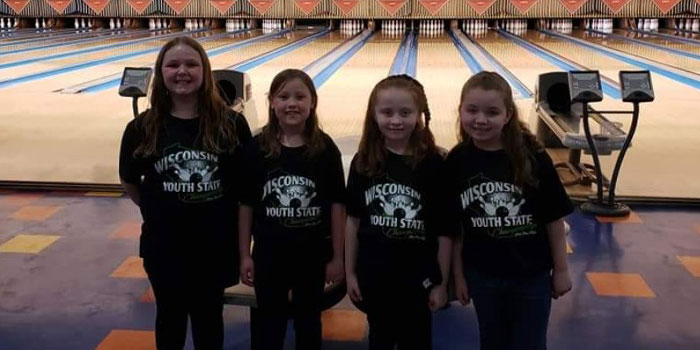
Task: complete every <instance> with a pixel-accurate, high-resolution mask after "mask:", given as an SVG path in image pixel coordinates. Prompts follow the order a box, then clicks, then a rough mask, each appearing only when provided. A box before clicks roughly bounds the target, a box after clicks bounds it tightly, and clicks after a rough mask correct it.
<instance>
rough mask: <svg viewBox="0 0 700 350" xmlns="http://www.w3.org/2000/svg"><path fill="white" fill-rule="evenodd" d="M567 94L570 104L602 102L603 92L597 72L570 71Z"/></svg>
mask: <svg viewBox="0 0 700 350" xmlns="http://www.w3.org/2000/svg"><path fill="white" fill-rule="evenodd" d="M569 93H570V94H571V101H572V102H598V101H602V100H603V90H602V89H601V84H600V74H599V73H598V71H570V72H569Z"/></svg>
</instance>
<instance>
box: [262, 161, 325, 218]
mask: <svg viewBox="0 0 700 350" xmlns="http://www.w3.org/2000/svg"><path fill="white" fill-rule="evenodd" d="M316 190H317V186H316V183H315V182H314V181H313V180H311V179H309V178H307V177H304V176H298V175H293V174H290V173H287V172H284V171H280V170H278V171H274V172H273V173H271V174H270V176H269V177H268V180H267V182H265V184H264V186H263V195H262V200H263V203H265V213H266V216H267V217H268V218H279V220H280V225H282V226H284V227H305V226H316V225H319V224H320V223H321V207H320V206H318V205H312V204H315V201H314V198H316V194H317V192H316Z"/></svg>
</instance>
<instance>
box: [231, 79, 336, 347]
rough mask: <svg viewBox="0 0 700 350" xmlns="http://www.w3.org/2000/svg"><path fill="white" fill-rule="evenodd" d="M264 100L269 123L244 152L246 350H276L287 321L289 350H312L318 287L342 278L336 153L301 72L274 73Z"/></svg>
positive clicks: (316, 340) (317, 329) (317, 340)
mask: <svg viewBox="0 0 700 350" xmlns="http://www.w3.org/2000/svg"><path fill="white" fill-rule="evenodd" d="M268 102H269V106H270V107H269V120H268V123H267V125H266V126H265V127H263V129H262V131H261V133H260V134H259V135H257V136H256V137H255V138H254V139H253V141H252V142H251V143H250V144H249V145H248V147H246V149H245V151H244V154H245V155H244V157H245V161H246V176H245V178H244V180H243V181H242V183H241V186H242V192H243V196H242V198H241V207H240V210H239V216H240V218H239V220H240V226H239V235H240V254H241V269H240V272H241V280H242V281H243V283H245V284H247V285H251V286H254V288H255V295H256V298H257V304H258V305H257V308H256V309H255V311H253V312H254V315H251V330H252V331H251V333H252V342H253V347H254V348H256V349H264V350H281V349H282V347H283V343H284V334H285V330H286V326H287V319H288V317H289V316H290V315H291V316H292V318H293V319H294V327H295V330H296V349H297V350H318V349H320V348H321V311H322V299H323V289H324V282H326V281H327V282H339V281H341V280H342V278H343V258H342V256H343V224H344V221H345V204H344V203H345V195H344V193H345V183H344V177H343V166H342V162H341V156H340V151H339V150H338V147H336V145H335V143H334V142H333V140H331V138H330V137H329V136H328V135H326V134H325V133H324V132H323V131H321V129H320V128H319V124H318V117H317V116H316V107H317V105H318V97H317V95H316V89H315V88H314V84H313V81H312V80H311V78H309V76H308V75H307V74H306V73H304V72H303V71H301V70H297V69H287V70H284V71H282V72H280V73H279V74H277V76H275V78H274V79H273V80H272V83H271V85H270V91H269V94H268ZM251 235H252V236H253V237H254V238H255V242H254V243H255V244H254V245H253V254H252V256H251V254H250V245H251ZM290 296H291V305H290V303H289V297H290ZM289 306H291V308H290V307H289Z"/></svg>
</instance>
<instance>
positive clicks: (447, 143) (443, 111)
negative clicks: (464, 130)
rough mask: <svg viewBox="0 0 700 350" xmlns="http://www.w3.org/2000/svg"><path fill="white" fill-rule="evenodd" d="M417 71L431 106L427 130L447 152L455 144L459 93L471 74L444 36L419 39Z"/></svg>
mask: <svg viewBox="0 0 700 350" xmlns="http://www.w3.org/2000/svg"><path fill="white" fill-rule="evenodd" d="M417 67H418V68H417V69H416V78H417V79H418V80H419V81H420V82H421V83H422V84H423V87H424V88H425V94H426V95H427V97H428V103H429V105H430V111H431V115H432V120H431V121H430V129H431V130H432V131H433V134H434V135H435V141H436V142H437V143H438V145H440V146H442V147H445V148H447V149H449V148H451V147H452V146H454V145H455V144H456V143H457V118H458V111H457V110H458V107H459V93H460V91H461V89H462V85H464V82H466V81H467V79H469V77H470V76H472V71H471V70H470V69H469V67H468V66H467V63H466V62H465V61H464V59H462V56H461V55H460V54H459V51H458V50H457V48H456V47H455V45H454V44H453V43H452V40H451V39H450V38H449V36H448V34H447V33H443V34H440V35H439V36H437V37H427V36H425V35H421V36H419V37H418V59H417Z"/></svg>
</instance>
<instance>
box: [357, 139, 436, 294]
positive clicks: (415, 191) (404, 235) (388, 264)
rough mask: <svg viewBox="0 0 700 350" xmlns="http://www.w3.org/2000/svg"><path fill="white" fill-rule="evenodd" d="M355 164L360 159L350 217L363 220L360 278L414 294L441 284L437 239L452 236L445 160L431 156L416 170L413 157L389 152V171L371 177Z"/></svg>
mask: <svg viewBox="0 0 700 350" xmlns="http://www.w3.org/2000/svg"><path fill="white" fill-rule="evenodd" d="M356 161H357V155H356V156H355V158H354V159H353V161H352V165H351V168H350V174H349V177H348V204H347V213H348V215H350V216H353V217H356V218H358V219H359V220H360V223H359V229H358V233H357V237H358V243H359V245H358V251H357V274H358V279H360V280H362V281H366V284H372V285H386V284H385V283H383V282H382V281H381V280H384V282H386V281H387V280H391V284H394V285H396V286H397V287H399V288H411V287H414V289H415V288H421V287H422V288H428V287H430V286H431V285H434V284H438V283H440V282H441V275H440V270H439V265H438V263H437V236H440V235H445V234H448V233H449V232H446V231H445V229H444V227H443V226H442V225H441V219H440V214H441V211H442V209H441V207H443V204H444V203H445V201H444V192H443V189H444V186H442V184H444V180H443V179H442V176H443V171H444V161H443V160H442V158H441V157H440V156H439V155H438V154H431V155H428V156H426V157H425V158H424V159H423V160H421V162H420V163H419V164H418V165H417V166H416V167H415V169H413V168H412V167H411V165H410V163H409V161H410V158H409V157H408V156H402V155H398V154H395V153H392V152H388V151H387V158H386V163H385V165H384V169H383V170H384V171H383V172H382V173H381V174H380V175H376V176H371V177H370V176H365V175H361V174H359V173H358V171H357V168H356ZM426 280H428V281H426ZM363 284H364V283H363Z"/></svg>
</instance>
